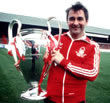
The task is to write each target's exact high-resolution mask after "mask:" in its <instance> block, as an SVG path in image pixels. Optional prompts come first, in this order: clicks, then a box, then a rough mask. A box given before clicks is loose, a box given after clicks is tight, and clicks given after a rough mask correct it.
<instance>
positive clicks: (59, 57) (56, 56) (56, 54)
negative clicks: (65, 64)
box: [51, 49, 64, 64]
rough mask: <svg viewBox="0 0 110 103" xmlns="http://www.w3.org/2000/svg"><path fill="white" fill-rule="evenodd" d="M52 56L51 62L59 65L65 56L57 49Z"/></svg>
mask: <svg viewBox="0 0 110 103" xmlns="http://www.w3.org/2000/svg"><path fill="white" fill-rule="evenodd" d="M51 56H52V58H51V61H52V62H53V61H54V62H56V63H57V64H60V62H61V61H62V60H63V59H64V56H63V55H62V54H61V53H60V51H59V50H55V49H54V50H53V51H52V53H51Z"/></svg>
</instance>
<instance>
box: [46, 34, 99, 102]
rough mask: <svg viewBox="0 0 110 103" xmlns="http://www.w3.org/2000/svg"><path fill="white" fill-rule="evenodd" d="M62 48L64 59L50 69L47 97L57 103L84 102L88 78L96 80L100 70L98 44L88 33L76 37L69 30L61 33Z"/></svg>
mask: <svg viewBox="0 0 110 103" xmlns="http://www.w3.org/2000/svg"><path fill="white" fill-rule="evenodd" d="M55 37H56V38H58V36H55ZM59 49H60V52H61V54H62V55H63V56H64V59H63V60H62V61H61V63H60V64H59V65H55V63H53V64H52V65H51V67H50V69H49V75H48V82H47V92H48V98H49V99H50V100H52V101H54V102H55V103H80V102H81V101H85V100H86V98H85V94H86V84H87V81H88V80H89V81H93V80H95V79H96V77H97V75H98V73H99V62H100V49H99V45H98V44H97V43H96V42H94V41H91V40H90V39H89V38H88V37H86V34H85V35H84V36H83V37H82V38H80V39H77V40H73V39H72V38H71V36H70V33H69V32H67V33H64V34H62V35H61V42H60V46H59Z"/></svg>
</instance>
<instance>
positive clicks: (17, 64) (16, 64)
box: [14, 61, 20, 71]
mask: <svg viewBox="0 0 110 103" xmlns="http://www.w3.org/2000/svg"><path fill="white" fill-rule="evenodd" d="M14 66H15V67H16V69H17V70H18V71H20V66H19V62H18V61H17V62H16V63H15V64H14Z"/></svg>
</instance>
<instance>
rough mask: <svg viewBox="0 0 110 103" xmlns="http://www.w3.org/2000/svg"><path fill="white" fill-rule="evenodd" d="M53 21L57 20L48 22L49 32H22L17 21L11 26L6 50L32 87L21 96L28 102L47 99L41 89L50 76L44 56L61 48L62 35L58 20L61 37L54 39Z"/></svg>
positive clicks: (29, 30) (30, 30)
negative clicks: (44, 80) (46, 78)
mask: <svg viewBox="0 0 110 103" xmlns="http://www.w3.org/2000/svg"><path fill="white" fill-rule="evenodd" d="M52 19H56V18H55V17H50V18H48V20H47V25H48V30H44V29H38V28H28V29H22V30H21V27H22V24H21V22H20V21H19V20H16V19H15V20H12V21H11V22H10V24H9V27H8V38H9V43H8V45H7V46H6V48H7V49H8V54H9V55H12V56H13V58H14V61H15V63H16V64H17V65H19V66H20V69H18V71H19V72H20V74H21V75H22V76H23V77H24V79H25V80H26V82H27V84H29V87H30V88H29V89H28V90H27V91H26V92H24V93H22V94H21V98H24V99H28V100H42V99H45V98H46V95H47V92H46V91H45V90H42V89H41V83H42V82H43V79H44V78H45V77H46V76H47V74H48V70H49V65H50V64H49V63H47V64H46V63H44V62H43V56H44V54H45V51H49V52H51V50H52V49H54V48H57V47H58V46H59V44H60V38H61V33H62V28H61V24H60V22H59V21H58V20H57V19H56V20H57V22H58V26H59V37H58V40H56V39H55V38H54V37H53V35H52V34H51V26H50V21H51V20H52ZM15 24H17V25H18V27H17V34H16V36H15V37H13V27H14V25H15ZM52 43H53V44H52ZM51 46H52V47H51Z"/></svg>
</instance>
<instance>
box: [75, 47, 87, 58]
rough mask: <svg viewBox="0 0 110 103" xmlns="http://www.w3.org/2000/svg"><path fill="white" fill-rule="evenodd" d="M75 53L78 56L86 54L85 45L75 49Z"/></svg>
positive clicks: (82, 56)
mask: <svg viewBox="0 0 110 103" xmlns="http://www.w3.org/2000/svg"><path fill="white" fill-rule="evenodd" d="M76 55H77V56H78V57H81V58H84V57H85V56H86V54H85V47H81V48H79V50H78V51H76Z"/></svg>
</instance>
